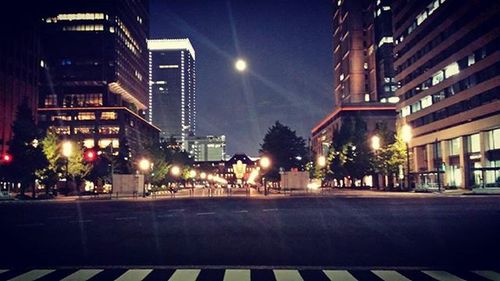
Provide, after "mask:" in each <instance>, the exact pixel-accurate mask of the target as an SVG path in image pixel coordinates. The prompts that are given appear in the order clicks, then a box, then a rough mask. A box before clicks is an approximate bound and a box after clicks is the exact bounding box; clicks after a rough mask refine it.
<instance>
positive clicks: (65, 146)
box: [61, 140, 73, 192]
mask: <svg viewBox="0 0 500 281" xmlns="http://www.w3.org/2000/svg"><path fill="white" fill-rule="evenodd" d="M61 154H62V155H63V156H64V158H65V159H66V169H65V177H66V184H65V188H66V192H68V181H69V157H71V155H73V143H72V142H70V141H68V140H67V141H64V142H63V143H62V148H61Z"/></svg>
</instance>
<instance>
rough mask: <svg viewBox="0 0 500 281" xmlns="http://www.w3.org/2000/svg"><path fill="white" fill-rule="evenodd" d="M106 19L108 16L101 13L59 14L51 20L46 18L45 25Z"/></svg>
mask: <svg viewBox="0 0 500 281" xmlns="http://www.w3.org/2000/svg"><path fill="white" fill-rule="evenodd" d="M104 18H106V19H108V15H105V14H103V13H75V14H59V15H57V16H55V17H52V18H47V19H46V20H45V22H46V23H56V22H58V21H74V20H103V19H104Z"/></svg>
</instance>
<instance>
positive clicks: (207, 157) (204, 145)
mask: <svg viewBox="0 0 500 281" xmlns="http://www.w3.org/2000/svg"><path fill="white" fill-rule="evenodd" d="M186 143H187V145H186V147H187V151H188V152H189V153H190V154H191V155H193V157H194V160H195V161H219V160H224V159H225V157H226V137H225V136H224V135H222V136H203V137H201V136H192V137H188V138H187V140H186Z"/></svg>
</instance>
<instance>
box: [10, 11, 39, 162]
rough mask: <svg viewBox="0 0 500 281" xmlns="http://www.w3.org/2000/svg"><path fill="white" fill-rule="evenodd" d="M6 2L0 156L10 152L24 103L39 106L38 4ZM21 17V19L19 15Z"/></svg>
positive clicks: (34, 112) (32, 106)
mask: <svg viewBox="0 0 500 281" xmlns="http://www.w3.org/2000/svg"><path fill="white" fill-rule="evenodd" d="M25 5H26V3H21V2H19V3H16V2H12V3H9V5H8V7H5V9H4V13H3V15H2V17H1V18H0V31H1V34H2V42H1V43H0V154H1V155H3V154H4V153H6V152H7V151H8V150H9V142H10V140H11V139H12V124H13V122H14V120H15V117H16V113H17V107H18V105H19V104H20V103H22V102H23V101H26V102H27V104H28V105H29V106H30V107H31V108H32V109H33V116H35V117H36V109H37V105H38V82H39V68H40V64H43V61H41V60H40V41H39V39H40V38H39V25H38V23H39V21H40V15H39V14H38V13H39V9H38V7H37V6H38V5H37V4H36V3H35V4H34V6H33V7H31V9H26V7H25ZM20 15H22V16H20Z"/></svg>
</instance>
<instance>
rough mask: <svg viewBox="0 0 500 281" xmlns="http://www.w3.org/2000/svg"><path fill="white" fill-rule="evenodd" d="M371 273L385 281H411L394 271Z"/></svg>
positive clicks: (374, 271) (375, 271)
mask: <svg viewBox="0 0 500 281" xmlns="http://www.w3.org/2000/svg"><path fill="white" fill-rule="evenodd" d="M372 272H373V274H375V275H377V276H378V277H380V278H381V279H383V280H385V281H411V280H410V279H408V278H406V277H404V276H403V275H402V274H400V273H399V272H397V271H394V270H372Z"/></svg>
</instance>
